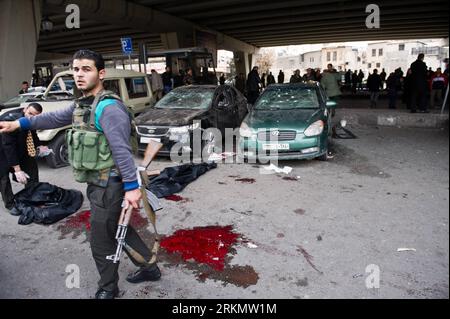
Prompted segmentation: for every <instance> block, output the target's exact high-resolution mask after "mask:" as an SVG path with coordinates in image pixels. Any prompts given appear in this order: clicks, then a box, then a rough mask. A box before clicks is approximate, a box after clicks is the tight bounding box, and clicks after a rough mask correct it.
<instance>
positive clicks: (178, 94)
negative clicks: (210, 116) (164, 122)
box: [155, 89, 214, 109]
mask: <svg viewBox="0 0 450 319" xmlns="http://www.w3.org/2000/svg"><path fill="white" fill-rule="evenodd" d="M213 97H214V90H213V89H181V90H174V91H172V92H170V93H169V94H167V95H166V96H165V97H163V98H162V99H161V101H159V102H158V103H157V104H156V105H155V108H158V109H207V108H208V107H210V106H211V104H212V99H213Z"/></svg>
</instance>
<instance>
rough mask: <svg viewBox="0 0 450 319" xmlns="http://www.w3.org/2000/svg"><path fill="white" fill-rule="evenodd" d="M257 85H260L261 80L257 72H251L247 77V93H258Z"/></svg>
mask: <svg viewBox="0 0 450 319" xmlns="http://www.w3.org/2000/svg"><path fill="white" fill-rule="evenodd" d="M259 84H261V78H260V77H259V74H258V72H257V71H251V72H250V73H249V74H248V77H247V91H249V92H259Z"/></svg>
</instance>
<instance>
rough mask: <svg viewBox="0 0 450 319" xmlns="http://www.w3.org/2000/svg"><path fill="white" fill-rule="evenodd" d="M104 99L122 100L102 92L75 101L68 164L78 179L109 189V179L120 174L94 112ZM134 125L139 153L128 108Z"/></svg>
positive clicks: (132, 133) (67, 135) (67, 134)
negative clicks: (97, 126) (96, 122)
mask: <svg viewBox="0 0 450 319" xmlns="http://www.w3.org/2000/svg"><path fill="white" fill-rule="evenodd" d="M105 99H115V100H118V101H121V99H120V97H119V96H117V95H115V94H114V93H113V92H110V91H102V92H100V93H98V94H97V95H96V96H95V99H94V102H93V103H92V97H90V98H89V97H87V98H84V97H83V98H80V99H78V100H76V101H75V110H74V112H73V121H72V129H69V130H67V131H66V142H67V147H68V157H69V162H70V164H71V165H72V168H73V171H74V175H75V180H76V181H77V182H80V183H89V184H94V185H98V186H101V187H106V186H107V185H108V180H109V177H110V176H112V175H117V176H118V173H117V170H116V169H115V164H114V160H113V156H112V151H111V148H110V147H109V143H108V140H107V139H106V136H105V134H103V132H100V131H98V130H97V129H96V127H95V111H96V109H97V106H98V104H99V103H100V102H101V101H103V100H105ZM127 111H128V114H129V116H130V122H131V134H130V143H131V146H132V148H133V151H137V132H136V127H135V124H134V118H133V115H132V113H131V112H130V111H129V110H128V109H127Z"/></svg>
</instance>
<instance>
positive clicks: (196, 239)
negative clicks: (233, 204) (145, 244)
mask: <svg viewBox="0 0 450 319" xmlns="http://www.w3.org/2000/svg"><path fill="white" fill-rule="evenodd" d="M240 237H241V236H240V235H239V234H237V233H235V232H233V226H209V227H197V228H193V229H188V230H178V231H176V232H175V233H174V234H173V235H172V236H170V237H166V238H164V239H163V240H162V241H161V247H162V248H163V249H164V250H165V252H167V254H165V256H164V254H163V257H162V258H163V259H165V260H166V261H168V262H169V263H170V264H172V265H174V264H180V263H185V264H186V266H187V268H188V269H191V270H194V272H195V274H196V275H197V277H198V280H199V281H201V282H204V281H205V280H206V279H215V280H220V281H222V282H224V284H225V285H226V284H228V283H230V284H234V285H236V286H238V287H249V286H251V285H255V284H256V283H257V282H258V279H259V276H258V274H257V273H256V272H255V270H254V269H253V268H252V267H250V266H244V267H241V266H232V267H231V266H230V265H229V264H228V262H229V261H230V260H231V259H232V255H233V254H235V253H236V251H235V250H234V249H233V246H235V245H236V244H237V243H238V238H240Z"/></svg>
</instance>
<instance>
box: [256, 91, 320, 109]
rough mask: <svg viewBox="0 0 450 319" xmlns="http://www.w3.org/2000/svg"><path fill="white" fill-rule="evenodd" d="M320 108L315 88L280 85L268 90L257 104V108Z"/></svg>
mask: <svg viewBox="0 0 450 319" xmlns="http://www.w3.org/2000/svg"><path fill="white" fill-rule="evenodd" d="M272 108H273V109H312V108H314V109H315V108H319V98H318V96H317V90H316V89H315V88H308V87H279V88H273V89H269V90H266V91H265V92H264V93H263V94H262V95H261V97H260V98H259V99H258V101H257V102H256V105H255V109H257V110H267V109H272Z"/></svg>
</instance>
